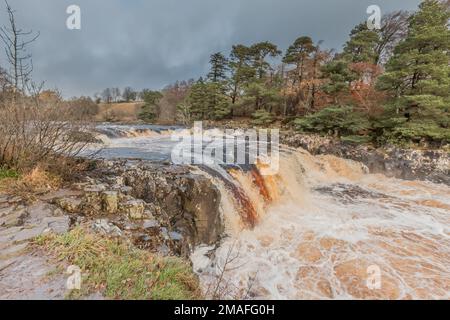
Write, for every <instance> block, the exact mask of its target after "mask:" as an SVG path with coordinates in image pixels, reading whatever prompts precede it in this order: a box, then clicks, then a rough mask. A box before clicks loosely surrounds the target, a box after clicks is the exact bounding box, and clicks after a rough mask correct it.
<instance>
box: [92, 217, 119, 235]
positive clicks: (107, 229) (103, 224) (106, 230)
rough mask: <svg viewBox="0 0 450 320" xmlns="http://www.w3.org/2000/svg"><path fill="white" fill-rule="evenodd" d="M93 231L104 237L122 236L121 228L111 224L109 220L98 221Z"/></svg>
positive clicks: (93, 226) (94, 224)
mask: <svg viewBox="0 0 450 320" xmlns="http://www.w3.org/2000/svg"><path fill="white" fill-rule="evenodd" d="M92 229H93V230H94V231H95V232H98V233H101V234H103V235H108V236H114V237H121V236H122V230H120V228H119V227H117V226H116V225H114V224H112V223H111V222H109V220H108V219H98V220H96V221H95V222H94V223H93V225H92Z"/></svg>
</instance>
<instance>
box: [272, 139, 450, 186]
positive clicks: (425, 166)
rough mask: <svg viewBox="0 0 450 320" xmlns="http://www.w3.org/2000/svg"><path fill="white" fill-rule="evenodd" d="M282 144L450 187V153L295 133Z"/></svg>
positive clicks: (409, 178) (411, 178)
mask: <svg viewBox="0 0 450 320" xmlns="http://www.w3.org/2000/svg"><path fill="white" fill-rule="evenodd" d="M280 143H282V144H285V145H287V146H290V147H293V148H303V149H305V150H307V151H308V152H310V153H311V154H313V155H320V154H330V155H335V156H337V157H341V158H344V159H350V160H354V161H358V162H361V163H363V164H364V165H366V166H367V167H368V168H369V170H370V172H371V173H381V174H384V175H386V176H388V177H395V178H399V179H405V180H416V179H418V180H427V181H432V182H435V183H444V184H446V185H450V154H449V153H448V152H446V151H443V150H413V149H401V148H399V147H395V146H386V147H383V148H374V147H372V146H368V145H355V144H350V143H345V142H342V141H339V140H336V139H332V138H325V137H321V136H317V135H305V134H301V133H296V132H291V131H285V132H282V133H281V137H280Z"/></svg>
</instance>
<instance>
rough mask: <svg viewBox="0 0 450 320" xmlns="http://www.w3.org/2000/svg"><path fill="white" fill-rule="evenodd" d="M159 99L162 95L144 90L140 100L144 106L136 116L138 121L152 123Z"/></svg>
mask: <svg viewBox="0 0 450 320" xmlns="http://www.w3.org/2000/svg"><path fill="white" fill-rule="evenodd" d="M161 98H162V94H161V93H160V92H158V91H152V90H144V91H143V92H142V99H143V100H144V103H145V104H144V106H143V107H142V109H141V112H140V113H139V115H138V117H139V119H141V120H143V121H146V122H152V121H154V120H155V118H156V115H157V104H158V102H159V100H160V99H161Z"/></svg>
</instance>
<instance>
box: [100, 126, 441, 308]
mask: <svg viewBox="0 0 450 320" xmlns="http://www.w3.org/2000/svg"><path fill="white" fill-rule="evenodd" d="M121 129H123V128H121ZM127 130H128V129H126V130H125V131H127ZM116 131H117V128H116ZM119 131H120V130H119ZM150 131H151V129H150ZM155 132H156V133H155V134H154V133H149V132H147V133H141V134H139V135H134V134H125V135H121V136H118V137H114V136H113V135H111V134H110V135H109V136H108V137H109V141H108V143H107V145H105V146H104V148H103V150H102V152H103V153H102V156H103V157H112V158H141V159H149V160H167V159H170V150H172V148H173V147H174V144H175V143H174V142H171V139H170V135H169V134H164V131H161V130H159V131H155ZM167 132H169V131H167ZM279 167H280V170H279V172H278V173H277V174H276V175H272V176H264V175H262V174H261V170H262V169H264V168H263V165H262V164H257V165H254V166H248V167H246V168H244V169H243V168H239V167H232V168H230V167H223V166H220V165H218V164H212V165H208V166H197V167H196V170H197V172H198V173H200V174H204V175H207V176H208V177H210V178H211V179H212V180H213V181H214V183H215V185H216V186H217V188H218V189H219V190H220V192H221V194H222V203H221V210H222V214H223V220H224V223H225V225H226V233H225V237H224V239H223V240H222V241H221V243H219V244H217V246H215V247H205V246H200V247H198V248H197V249H196V250H195V252H194V253H193V254H192V257H191V258H192V261H193V263H194V269H195V270H196V271H197V272H198V274H199V276H200V279H201V281H202V284H203V287H204V288H205V291H206V292H207V294H211V295H216V296H218V297H221V298H254V299H355V298H356V299H370V298H384V299H423V298H439V299H448V298H450V227H449V226H450V188H449V187H448V186H445V185H438V184H433V183H429V182H422V181H404V180H399V179H393V178H387V177H385V176H383V175H373V174H368V173H367V170H366V168H365V167H364V166H363V165H361V164H359V163H356V162H353V161H348V160H343V159H340V158H337V157H333V156H311V155H310V154H309V153H307V152H305V151H303V150H292V149H283V150H282V151H281V154H280V166H279Z"/></svg>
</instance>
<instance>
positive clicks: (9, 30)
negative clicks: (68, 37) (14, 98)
mask: <svg viewBox="0 0 450 320" xmlns="http://www.w3.org/2000/svg"><path fill="white" fill-rule="evenodd" d="M5 4H6V10H7V12H8V21H9V25H8V26H2V27H0V38H1V39H2V41H3V43H4V44H5V52H6V58H7V60H8V63H9V64H10V67H11V68H10V69H11V70H10V71H9V73H8V77H9V78H10V80H9V81H10V83H11V85H12V87H13V91H14V93H16V92H17V91H20V92H24V91H25V89H26V86H27V84H28V82H29V81H30V76H31V73H32V72H33V60H32V56H31V54H29V53H27V50H26V49H27V46H28V45H29V44H31V43H32V42H34V41H36V39H37V38H38V37H39V32H38V33H34V32H33V31H32V30H30V31H25V30H23V29H21V28H19V27H18V26H17V24H16V18H15V15H14V13H15V11H14V10H13V9H12V8H11V6H10V5H9V3H8V2H7V1H6V0H5Z"/></svg>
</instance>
